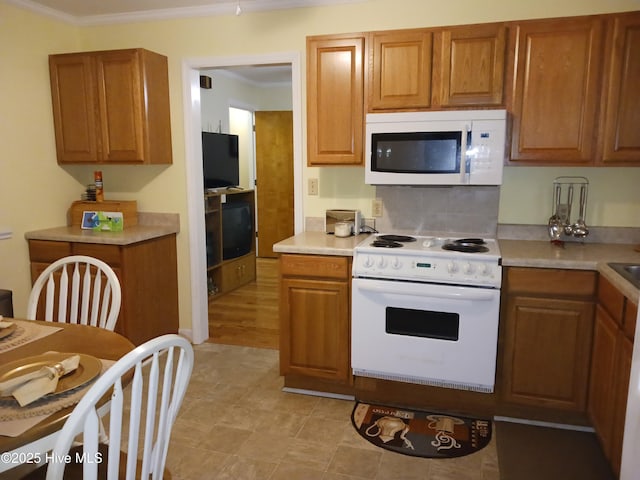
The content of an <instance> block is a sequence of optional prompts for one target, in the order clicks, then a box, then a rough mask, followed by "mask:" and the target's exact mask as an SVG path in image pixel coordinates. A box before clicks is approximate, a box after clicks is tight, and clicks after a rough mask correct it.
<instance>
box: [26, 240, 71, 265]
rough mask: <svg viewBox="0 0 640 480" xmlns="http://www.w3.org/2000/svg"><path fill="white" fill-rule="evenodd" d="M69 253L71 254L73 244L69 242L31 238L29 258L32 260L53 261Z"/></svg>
mask: <svg viewBox="0 0 640 480" xmlns="http://www.w3.org/2000/svg"><path fill="white" fill-rule="evenodd" d="M69 255H71V244H70V243H69V242H53V241H50V240H29V258H30V259H31V261H32V262H46V263H51V262H54V261H55V260H58V259H59V258H62V257H67V256H69Z"/></svg>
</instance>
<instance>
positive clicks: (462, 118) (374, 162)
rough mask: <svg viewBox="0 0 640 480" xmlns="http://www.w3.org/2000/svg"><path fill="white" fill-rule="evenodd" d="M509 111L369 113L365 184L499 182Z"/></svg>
mask: <svg viewBox="0 0 640 480" xmlns="http://www.w3.org/2000/svg"><path fill="white" fill-rule="evenodd" d="M506 125H507V113H506V111H505V110H455V111H437V112H399V113H371V114H367V117H366V152H365V167H366V169H365V183H367V184H369V185H500V184H502V169H503V165H504V160H505V140H506Z"/></svg>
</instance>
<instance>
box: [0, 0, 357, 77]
mask: <svg viewBox="0 0 640 480" xmlns="http://www.w3.org/2000/svg"><path fill="white" fill-rule="evenodd" d="M5 1H6V2H7V3H11V4H13V5H16V6H18V7H21V8H26V9H29V10H32V11H35V12H37V13H39V14H42V15H45V16H49V17H53V18H56V19H58V20H62V21H65V22H67V23H72V24H75V25H105V24H116V23H125V22H132V21H145V20H160V19H171V18H186V17H195V16H211V15H246V14H248V13H251V12H259V11H269V10H282V9H289V8H302V7H312V6H322V5H336V4H344V3H358V2H362V1H366V0H5ZM223 70H224V71H225V72H226V73H227V74H230V75H233V76H236V77H238V78H241V79H244V80H245V81H248V82H250V83H252V84H255V85H260V86H282V85H290V84H291V65H260V66H250V65H248V66H238V67H227V68H225V69H223ZM212 73H213V72H212V71H203V74H212Z"/></svg>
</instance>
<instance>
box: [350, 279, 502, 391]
mask: <svg viewBox="0 0 640 480" xmlns="http://www.w3.org/2000/svg"><path fill="white" fill-rule="evenodd" d="M352 292H353V294H352V315H351V316H352V318H351V322H352V335H351V342H352V343H351V357H352V359H351V364H352V369H353V373H354V375H358V376H366V377H374V378H381V379H387V380H396V381H404V382H411V383H420V384H426V385H435V386H440V387H448V388H457V389H463V390H473V391H479V392H487V393H489V392H493V388H494V384H495V370H496V351H497V340H498V320H499V311H500V290H498V289H489V288H478V287H461V286H452V285H439V284H430V283H413V282H400V281H390V280H377V279H368V278H354V279H353V288H352Z"/></svg>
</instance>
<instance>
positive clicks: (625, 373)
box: [608, 332, 633, 476]
mask: <svg viewBox="0 0 640 480" xmlns="http://www.w3.org/2000/svg"><path fill="white" fill-rule="evenodd" d="M616 347H617V348H616V350H617V351H616V363H615V369H614V370H613V372H615V382H614V385H613V405H612V410H613V427H612V431H611V452H610V454H609V455H608V458H609V462H610V463H611V467H612V468H613V471H614V472H615V474H616V476H619V475H620V462H621V461H622V441H623V439H624V421H625V416H626V413H627V395H628V393H629V392H628V391H629V376H630V375H631V357H632V356H633V342H631V341H630V340H629V339H628V338H626V337H625V336H624V334H623V333H622V332H619V333H618V344H617V346H616Z"/></svg>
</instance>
